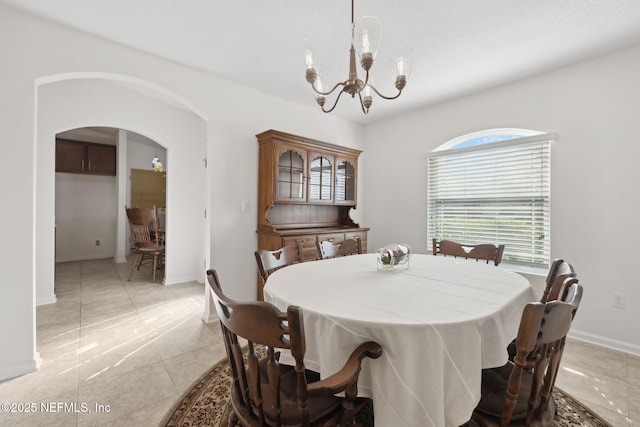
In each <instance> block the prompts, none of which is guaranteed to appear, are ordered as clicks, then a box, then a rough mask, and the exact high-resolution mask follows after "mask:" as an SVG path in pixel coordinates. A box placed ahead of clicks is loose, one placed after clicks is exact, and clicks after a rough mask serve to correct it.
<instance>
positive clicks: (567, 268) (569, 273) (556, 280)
mask: <svg viewBox="0 0 640 427" xmlns="http://www.w3.org/2000/svg"><path fill="white" fill-rule="evenodd" d="M568 277H576V272H575V270H574V269H573V266H572V265H571V264H569V263H568V262H566V261H565V260H563V259H555V260H553V262H552V263H551V267H549V273H548V274H547V279H546V281H545V287H544V292H543V293H542V297H541V298H540V302H542V303H545V302H547V300H549V301H552V300H554V299H558V296H559V290H560V288H561V287H562V284H563V283H564V281H565V279H566V278H568Z"/></svg>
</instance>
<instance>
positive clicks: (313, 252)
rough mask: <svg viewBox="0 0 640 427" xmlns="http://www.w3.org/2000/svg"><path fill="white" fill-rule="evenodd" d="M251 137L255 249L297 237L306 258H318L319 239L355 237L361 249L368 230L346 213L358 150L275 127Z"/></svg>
mask: <svg viewBox="0 0 640 427" xmlns="http://www.w3.org/2000/svg"><path fill="white" fill-rule="evenodd" d="M256 137H257V138H258V144H259V147H260V154H259V166H258V168H259V171H258V249H267V250H271V251H273V250H276V249H278V248H281V247H283V246H286V245H288V244H292V243H296V242H300V243H301V244H302V251H303V254H302V256H303V258H304V260H305V261H306V260H312V259H318V253H317V249H316V242H318V241H323V240H336V241H339V240H343V239H345V238H357V239H360V242H361V246H362V250H363V252H366V250H367V246H366V245H367V231H368V230H369V229H368V228H362V227H360V226H359V225H358V224H356V223H355V222H354V221H353V220H352V219H351V217H350V216H349V215H350V211H351V209H353V208H355V207H356V201H357V200H356V194H357V177H358V157H359V156H360V153H361V151H360V150H355V149H353V148H348V147H341V146H338V145H334V144H329V143H327V142H322V141H316V140H313V139H309V138H305V137H301V136H296V135H291V134H288V133H284V132H279V131H276V130H268V131H266V132H263V133H261V134H258V135H256ZM259 281H260V279H259ZM261 286H262V284H261V283H259V285H258V298H259V299H261V297H262V287H261Z"/></svg>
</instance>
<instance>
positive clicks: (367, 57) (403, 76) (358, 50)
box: [304, 0, 413, 114]
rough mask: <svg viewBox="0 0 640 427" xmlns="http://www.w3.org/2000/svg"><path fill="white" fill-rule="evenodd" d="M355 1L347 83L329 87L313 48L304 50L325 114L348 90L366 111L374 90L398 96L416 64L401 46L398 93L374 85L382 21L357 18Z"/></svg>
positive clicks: (396, 72)
mask: <svg viewBox="0 0 640 427" xmlns="http://www.w3.org/2000/svg"><path fill="white" fill-rule="evenodd" d="M353 2H354V0H351V48H350V49H349V78H348V79H347V80H345V81H344V82H338V83H336V84H335V85H334V86H333V87H332V88H331V89H330V90H327V88H328V87H329V86H328V85H327V82H326V76H325V75H324V74H323V73H321V71H319V69H318V66H317V64H316V61H315V58H314V54H313V51H312V50H311V49H310V48H308V49H306V50H305V52H304V54H305V62H306V65H307V72H306V78H307V82H309V84H310V85H311V88H312V89H313V91H314V92H315V96H316V101H317V102H318V105H320V107H321V108H322V111H324V112H325V113H330V112H332V111H333V110H334V108H336V105H338V101H339V100H340V97H341V96H342V94H343V93H345V92H346V93H348V94H349V95H351V97H352V98H355V97H356V95H358V99H359V100H360V106H361V107H362V112H363V113H364V114H367V113H368V112H369V107H371V104H372V103H373V92H375V93H376V94H377V95H378V96H379V97H381V98H383V99H396V98H397V97H399V96H400V94H401V93H402V90H403V89H404V87H405V86H406V84H407V77H408V76H409V74H410V73H411V66H412V65H413V53H412V52H411V50H409V49H406V48H405V49H399V50H398V52H397V55H396V56H395V59H394V60H393V61H392V68H393V79H394V84H395V87H396V89H397V90H398V93H397V94H396V95H395V96H385V95H383V94H381V93H380V91H378V89H376V87H375V86H374V85H373V79H371V78H370V76H369V70H370V69H371V66H372V65H373V61H374V59H375V57H376V53H377V51H378V43H379V41H380V24H379V21H378V18H375V17H373V16H364V17H362V18H359V19H357V20H355V21H354V7H353ZM356 55H357V56H358V58H359V59H360V65H361V66H362V69H363V70H364V71H365V78H364V81H362V80H361V79H359V78H358V71H357V69H356ZM339 88H340V92H339V93H338V96H337V97H336V99H335V102H334V103H333V105H332V106H331V108H329V109H326V108H325V102H326V99H327V96H328V95H331V94H332V93H334V92H335V91H336V90H337V89H339Z"/></svg>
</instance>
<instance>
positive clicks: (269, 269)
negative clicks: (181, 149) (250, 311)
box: [255, 241, 303, 300]
mask: <svg viewBox="0 0 640 427" xmlns="http://www.w3.org/2000/svg"><path fill="white" fill-rule="evenodd" d="M302 253H303V252H302V242H301V241H296V243H294V244H290V245H286V246H284V247H282V248H280V249H276V250H274V251H269V250H266V249H260V250H257V251H255V257H256V263H257V264H258V273H259V274H260V278H261V279H262V287H264V285H265V284H266V283H267V279H268V278H269V275H270V274H271V273H273V272H274V271H276V270H279V269H281V268H282V267H286V266H288V265H291V264H295V263H298V262H302V261H303V258H302ZM262 287H261V288H260V291H259V295H258V299H259V300H262V299H263V295H262Z"/></svg>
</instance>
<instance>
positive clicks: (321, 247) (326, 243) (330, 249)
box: [316, 240, 336, 259]
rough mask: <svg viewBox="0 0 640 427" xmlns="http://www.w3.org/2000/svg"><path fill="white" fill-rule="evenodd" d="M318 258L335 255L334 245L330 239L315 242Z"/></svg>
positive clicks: (327, 257)
mask: <svg viewBox="0 0 640 427" xmlns="http://www.w3.org/2000/svg"><path fill="white" fill-rule="evenodd" d="M316 245H317V247H318V255H319V256H320V259H329V258H335V257H336V245H335V244H334V243H333V242H332V241H330V240H322V241H319V242H317V243H316Z"/></svg>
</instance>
